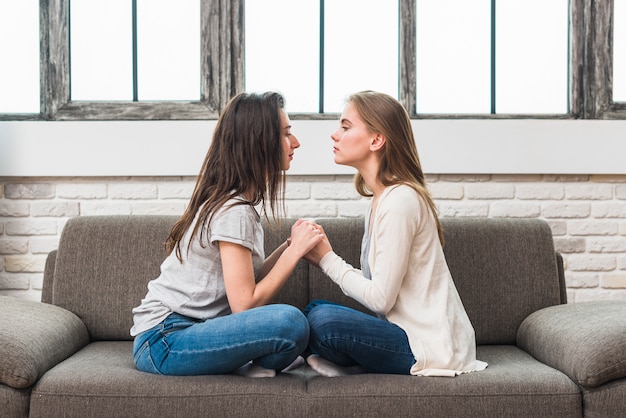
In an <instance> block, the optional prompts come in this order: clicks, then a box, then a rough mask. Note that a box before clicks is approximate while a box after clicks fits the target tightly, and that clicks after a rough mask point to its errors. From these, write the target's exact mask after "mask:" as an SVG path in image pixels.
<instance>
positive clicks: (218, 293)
mask: <svg viewBox="0 0 626 418" xmlns="http://www.w3.org/2000/svg"><path fill="white" fill-rule="evenodd" d="M233 202H234V200H230V201H228V202H226V204H225V205H224V207H223V208H222V209H220V210H219V211H218V212H217V213H216V214H215V216H214V217H213V219H212V221H211V223H210V225H209V226H208V228H204V230H202V229H201V230H198V233H197V234H196V236H195V237H194V239H193V242H191V246H190V243H189V237H190V236H191V231H193V228H194V226H195V224H196V222H198V215H197V214H196V219H195V220H194V223H193V224H192V225H191V227H190V228H189V230H188V231H187V232H186V233H185V235H184V237H183V239H182V240H181V255H182V259H183V261H182V263H181V262H180V261H179V260H178V258H176V253H175V251H172V253H171V254H170V255H169V256H168V257H167V258H166V259H165V261H164V262H163V264H161V274H160V275H159V277H157V278H156V279H154V280H152V281H150V283H148V293H147V294H146V297H145V298H144V299H143V300H142V301H141V305H139V306H138V307H136V308H134V309H133V311H132V312H133V321H134V325H133V327H132V328H131V330H130V334H131V335H132V336H135V335H137V334H139V333H141V332H143V331H146V330H149V329H150V328H152V327H154V326H155V325H157V324H159V323H160V322H161V321H163V320H164V319H165V318H167V317H168V316H169V315H170V314H171V313H173V312H176V313H179V314H181V315H185V316H188V317H191V318H195V319H200V320H205V319H210V318H215V317H218V316H224V315H228V314H230V313H231V310H230V306H229V305H228V299H227V298H226V290H225V287H224V275H223V272H222V262H221V258H220V251H219V247H218V242H217V241H227V242H232V243H235V244H240V245H243V246H244V247H246V248H248V249H249V250H250V251H252V263H253V267H254V272H255V275H256V274H257V273H258V272H259V270H260V268H261V266H262V265H263V261H264V260H265V254H264V249H263V229H262V226H261V220H260V216H259V214H258V213H257V211H256V210H255V209H254V208H253V207H252V206H250V205H248V204H243V205H242V204H238V205H234V206H231V204H232V203H233ZM201 231H202V234H200V232H201ZM201 236H202V243H201V242H200V237H201ZM188 248H189V251H187V249H188Z"/></svg>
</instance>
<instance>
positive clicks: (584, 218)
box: [0, 175, 626, 302]
mask: <svg viewBox="0 0 626 418" xmlns="http://www.w3.org/2000/svg"><path fill="white" fill-rule="evenodd" d="M428 181H429V184H430V189H431V191H432V193H433V196H434V198H435V201H436V202H437V204H438V206H439V210H440V214H441V216H456V217H459V216H480V217H502V218H506V217H515V218H523V217H532V218H541V219H545V220H546V221H547V222H548V223H549V224H550V227H551V228H552V232H553V235H554V240H555V246H556V249H557V251H559V252H561V253H562V255H563V257H564V260H565V275H566V281H567V286H568V298H569V301H570V302H580V301H587V300H595V299H621V300H626V176H582V175H561V176H557V175H544V176H540V175H519V176H516V175H431V176H429V177H428ZM193 186H194V178H193V177H182V178H181V177H141V178H118V177H107V178H4V179H2V178H0V294H4V295H13V296H16V297H20V298H24V299H32V300H39V299H40V297H41V285H42V280H43V269H44V263H45V258H46V254H47V253H48V252H50V251H51V250H53V249H54V248H56V246H57V244H58V240H59V236H60V233H61V230H62V229H63V226H64V225H65V222H66V221H67V220H68V219H69V218H71V217H74V216H80V215H105V214H107V215H108V214H171V215H178V214H180V213H181V212H182V211H183V209H184V207H185V205H186V203H187V200H188V199H189V197H190V195H191V193H192V190H193ZM285 206H286V210H287V215H288V216H292V217H357V216H362V214H363V213H364V211H365V208H366V206H367V200H366V199H364V198H361V197H360V196H359V195H358V194H357V193H356V191H355V190H354V186H353V182H352V176H349V175H345V176H290V177H289V178H288V184H287V190H286V204H285Z"/></svg>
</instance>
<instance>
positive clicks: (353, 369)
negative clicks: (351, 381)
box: [306, 354, 365, 377]
mask: <svg viewBox="0 0 626 418" xmlns="http://www.w3.org/2000/svg"><path fill="white" fill-rule="evenodd" d="M306 362H307V363H308V364H309V366H311V368H312V369H313V370H315V371H316V372H317V373H318V374H320V375H322V376H324V377H337V376H348V375H351V374H360V373H365V370H363V368H362V367H361V366H339V365H338V364H335V363H333V362H331V361H328V360H326V359H325V358H322V357H320V356H318V355H317V354H311V355H310V356H309V357H307V358H306Z"/></svg>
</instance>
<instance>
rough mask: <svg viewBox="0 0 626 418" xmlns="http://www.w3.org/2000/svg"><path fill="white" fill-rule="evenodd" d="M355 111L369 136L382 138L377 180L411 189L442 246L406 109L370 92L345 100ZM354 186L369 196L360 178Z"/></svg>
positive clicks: (435, 212)
mask: <svg viewBox="0 0 626 418" xmlns="http://www.w3.org/2000/svg"><path fill="white" fill-rule="evenodd" d="M348 103H351V104H352V106H353V107H354V109H355V111H356V112H357V113H358V114H359V116H360V117H361V119H362V120H363V122H365V125H366V126H367V127H368V129H369V130H370V131H371V132H373V133H380V134H382V135H383V136H384V137H385V138H386V142H385V146H384V148H383V153H382V158H381V162H380V169H379V171H378V180H379V181H380V182H381V183H382V184H383V185H385V186H392V185H395V184H406V185H408V186H410V187H412V188H413V189H414V190H415V191H416V192H417V193H418V194H419V195H420V196H421V197H422V198H423V199H424V200H425V201H426V203H427V204H428V207H429V208H430V210H431V211H432V214H433V217H434V218H435V223H436V224H437V232H438V234H439V241H440V242H441V244H442V245H443V243H444V238H443V228H442V227H441V223H440V222H439V216H438V212H437V207H436V206H435V203H434V201H433V199H432V197H431V195H430V192H429V191H428V188H427V185H426V180H425V178H424V172H423V171H422V165H421V163H420V160H419V156H418V153H417V147H416V146H415V137H414V136H413V128H412V127H411V118H410V117H409V114H408V113H407V111H406V109H405V108H404V107H403V106H402V104H400V102H398V101H397V100H396V99H394V98H393V97H391V96H389V95H387V94H384V93H378V92H374V91H370V90H366V91H361V92H358V93H354V94H352V95H351V96H349V97H348ZM354 185H355V187H356V190H357V192H359V194H360V195H362V196H368V197H370V196H372V192H371V191H370V190H368V188H367V185H366V184H365V180H364V179H363V177H362V176H361V174H359V173H357V174H356V175H355V177H354Z"/></svg>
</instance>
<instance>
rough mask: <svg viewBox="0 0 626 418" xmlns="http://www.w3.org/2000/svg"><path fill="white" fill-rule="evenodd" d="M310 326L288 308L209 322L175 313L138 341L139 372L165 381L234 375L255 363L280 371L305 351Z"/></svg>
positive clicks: (258, 310)
mask: <svg viewBox="0 0 626 418" xmlns="http://www.w3.org/2000/svg"><path fill="white" fill-rule="evenodd" d="M308 338H309V325H308V322H307V320H306V318H305V316H304V314H302V312H300V311H299V310H298V309H297V308H295V307H293V306H290V305H279V304H276V305H266V306H261V307H258V308H254V309H249V310H247V311H244V312H240V313H236V314H231V315H227V316H223V317H219V318H213V319H209V320H206V321H201V320H196V319H193V318H189V317H186V316H183V315H179V314H176V313H173V314H171V315H170V316H168V317H167V318H166V319H165V320H164V321H163V322H161V323H160V324H159V325H157V326H155V327H153V328H151V329H149V330H148V331H145V332H142V333H140V334H139V335H137V336H136V337H135V343H134V347H133V356H134V358H135V366H136V367H137V369H139V370H141V371H144V372H148V373H156V374H166V375H201V374H225V373H230V372H232V371H234V370H236V369H238V368H239V367H241V366H243V365H244V364H246V363H248V362H249V361H250V360H252V361H253V362H254V363H255V364H257V365H259V366H261V367H264V368H266V369H274V370H277V371H280V370H282V369H284V368H285V367H287V366H288V365H289V364H291V362H293V361H294V360H295V359H296V357H298V355H300V354H301V353H302V352H303V351H304V350H305V349H306V347H307V343H308Z"/></svg>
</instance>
